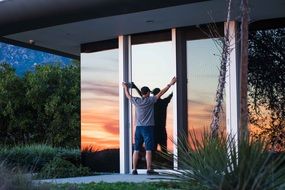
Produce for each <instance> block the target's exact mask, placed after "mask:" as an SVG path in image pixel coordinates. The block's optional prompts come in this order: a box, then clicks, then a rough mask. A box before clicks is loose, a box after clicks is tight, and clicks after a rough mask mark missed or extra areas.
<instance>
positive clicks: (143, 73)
mask: <svg viewBox="0 0 285 190" xmlns="http://www.w3.org/2000/svg"><path fill="white" fill-rule="evenodd" d="M173 76H174V73H173V66H172V63H171V42H170V41H167V42H157V43H148V44H140V45H133V46H132V79H133V81H134V82H135V84H136V85H137V86H138V88H141V87H143V86H148V87H149V88H150V90H153V89H154V88H160V89H162V88H164V87H165V86H166V85H167V84H168V83H169V82H170V80H171V78H172V77H173ZM132 93H133V96H139V95H138V94H137V93H136V92H135V90H133V92H132ZM171 93H172V89H170V90H169V91H168V92H166V93H165V95H163V96H162V99H165V98H167V97H169V95H170V94H171ZM156 106H158V104H156ZM166 106H167V111H166V112H167V117H166V121H165V120H164V119H163V118H162V117H163V114H160V113H161V112H160V113H159V114H158V117H157V116H156V118H155V120H156V122H158V119H162V121H165V123H166V125H164V124H162V125H161V126H155V134H156V135H155V139H156V140H159V139H161V140H160V143H161V142H163V138H166V139H167V140H166V141H167V143H166V145H167V150H168V151H172V150H173V143H172V141H171V139H173V135H172V134H173V105H172V101H170V103H169V104H168V105H166ZM133 110H134V108H133ZM155 111H156V113H157V109H155ZM159 116H160V117H159ZM134 120H135V115H134V112H133V121H134ZM133 126H134V128H133V132H134V131H135V123H134V122H133ZM164 131H166V134H165V133H164ZM133 136H134V135H133ZM133 143H134V140H133ZM164 144H165V143H164ZM158 151H161V147H160V146H158ZM153 160H154V163H156V164H155V168H160V167H162V166H163V167H166V166H167V167H172V163H169V162H168V163H167V162H166V161H165V160H163V159H162V158H161V157H159V156H158V154H155V155H154V159H153ZM145 167H146V165H145V162H143V163H140V164H139V169H141V168H145Z"/></svg>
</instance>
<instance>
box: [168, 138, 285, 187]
mask: <svg viewBox="0 0 285 190" xmlns="http://www.w3.org/2000/svg"><path fill="white" fill-rule="evenodd" d="M181 136H182V138H180V140H179V141H178V143H177V145H178V147H179V159H178V158H177V157H176V158H175V159H177V161H178V165H179V169H177V170H175V172H171V173H167V175H170V176H173V177H174V178H175V180H177V181H178V182H181V183H183V184H184V187H185V189H189V187H190V186H191V187H192V185H193V182H194V183H198V184H199V185H200V186H201V188H203V189H204V188H205V189H213V190H257V189H262V190H264V189H276V190H279V189H284V188H285V172H284V169H285V168H284V167H285V158H284V156H281V155H279V156H276V155H275V154H274V153H272V152H268V151H267V149H266V144H265V142H264V141H262V140H259V141H253V140H251V139H243V140H241V141H240V142H239V143H237V141H236V140H235V138H233V137H232V136H223V135H220V136H218V137H217V138H211V137H210V135H208V134H207V133H204V135H203V137H202V140H201V139H198V138H197V137H196V135H195V134H193V133H191V134H189V143H187V144H185V143H183V142H187V141H186V139H187V138H186V135H181ZM165 155H166V154H165Z"/></svg>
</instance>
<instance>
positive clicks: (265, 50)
mask: <svg viewBox="0 0 285 190" xmlns="http://www.w3.org/2000/svg"><path fill="white" fill-rule="evenodd" d="M284 36H285V28H279V29H271V30H259V31H251V32H250V33H249V65H248V110H249V122H250V132H251V135H252V137H254V138H262V139H266V141H267V142H268V145H269V147H268V148H269V149H270V150H271V151H276V152H284V151H285V75H284V73H285V56H284V52H285V38H284Z"/></svg>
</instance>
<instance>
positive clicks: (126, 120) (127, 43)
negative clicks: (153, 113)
mask: <svg viewBox="0 0 285 190" xmlns="http://www.w3.org/2000/svg"><path fill="white" fill-rule="evenodd" d="M130 47H131V40H130V36H119V105H120V109H119V112H120V113H119V115H120V124H119V127H120V130H119V131H120V173H121V174H128V173H130V171H131V166H132V165H131V164H132V159H131V158H132V151H131V150H132V149H131V145H132V143H131V119H130V118H131V117H130V115H131V111H130V108H131V106H130V103H129V100H128V99H127V98H126V96H125V94H124V89H123V87H122V82H123V81H124V82H130V81H131V69H130V66H131V60H130Z"/></svg>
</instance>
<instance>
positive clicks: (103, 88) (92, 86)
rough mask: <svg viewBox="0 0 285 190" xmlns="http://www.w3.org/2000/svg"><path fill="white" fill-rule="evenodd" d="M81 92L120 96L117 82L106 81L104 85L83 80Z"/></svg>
mask: <svg viewBox="0 0 285 190" xmlns="http://www.w3.org/2000/svg"><path fill="white" fill-rule="evenodd" d="M81 93H93V94H96V95H103V96H119V89H118V85H117V84H113V83H109V84H108V83H105V84H104V85H103V84H101V83H96V82H86V81H82V82H81Z"/></svg>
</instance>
